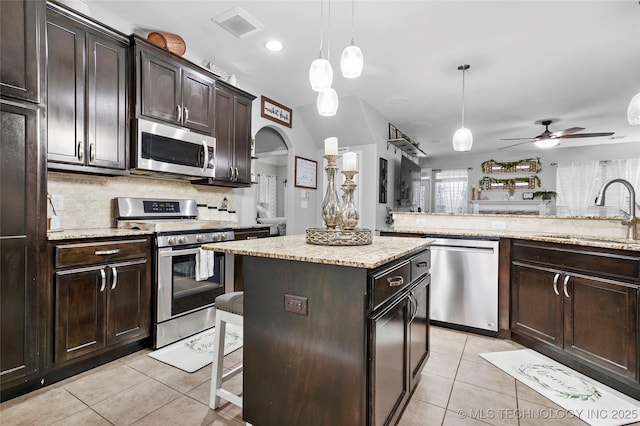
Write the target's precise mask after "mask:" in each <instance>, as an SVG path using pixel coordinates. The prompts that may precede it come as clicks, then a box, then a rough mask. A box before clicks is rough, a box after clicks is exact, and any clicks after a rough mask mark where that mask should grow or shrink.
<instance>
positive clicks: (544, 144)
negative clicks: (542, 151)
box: [533, 138, 560, 148]
mask: <svg viewBox="0 0 640 426" xmlns="http://www.w3.org/2000/svg"><path fill="white" fill-rule="evenodd" d="M559 143H560V139H558V138H543V139H540V140H537V141H535V142H534V143H533V144H534V145H535V146H537V147H538V148H553V147H554V146H556V145H558V144H559Z"/></svg>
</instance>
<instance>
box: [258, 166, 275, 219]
mask: <svg viewBox="0 0 640 426" xmlns="http://www.w3.org/2000/svg"><path fill="white" fill-rule="evenodd" d="M276 189H277V188H276V177H275V176H272V175H265V174H260V173H259V174H258V203H259V204H262V205H263V206H264V207H265V208H266V209H267V211H268V212H269V215H270V217H276V216H277V215H276V210H277V207H278V204H277V202H278V200H277V195H276Z"/></svg>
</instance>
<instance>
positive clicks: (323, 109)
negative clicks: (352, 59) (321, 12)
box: [316, 0, 338, 117]
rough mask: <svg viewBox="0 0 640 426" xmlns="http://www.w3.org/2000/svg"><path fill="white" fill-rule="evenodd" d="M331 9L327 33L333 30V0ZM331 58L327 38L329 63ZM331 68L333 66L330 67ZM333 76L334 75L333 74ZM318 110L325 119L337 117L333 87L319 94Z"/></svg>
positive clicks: (336, 99)
mask: <svg viewBox="0 0 640 426" xmlns="http://www.w3.org/2000/svg"><path fill="white" fill-rule="evenodd" d="M328 3H329V7H328V11H327V33H329V30H330V29H331V0H329V1H328ZM330 58H331V37H330V36H327V63H328V62H329V59H330ZM329 66H331V65H329ZM332 75H333V73H332ZM316 108H317V109H318V114H320V115H322V116H324V117H331V116H334V115H336V112H337V111H338V93H336V91H335V90H334V89H333V88H332V87H331V86H329V87H327V88H325V89H322V90H321V91H320V92H318V97H317V99H316Z"/></svg>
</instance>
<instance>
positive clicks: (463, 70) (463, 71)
mask: <svg viewBox="0 0 640 426" xmlns="http://www.w3.org/2000/svg"><path fill="white" fill-rule="evenodd" d="M465 71H466V70H465V69H462V127H464V73H465Z"/></svg>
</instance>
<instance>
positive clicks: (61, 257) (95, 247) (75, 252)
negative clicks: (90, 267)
mask: <svg viewBox="0 0 640 426" xmlns="http://www.w3.org/2000/svg"><path fill="white" fill-rule="evenodd" d="M148 249H149V243H148V241H147V239H134V240H122V241H118V240H116V241H103V242H96V241H88V242H73V243H62V244H58V245H56V247H55V250H54V266H55V267H57V268H64V267H68V266H78V265H87V264H92V263H103V262H114V261H119V260H129V259H138V258H144V257H146V256H147V250H148Z"/></svg>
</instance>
